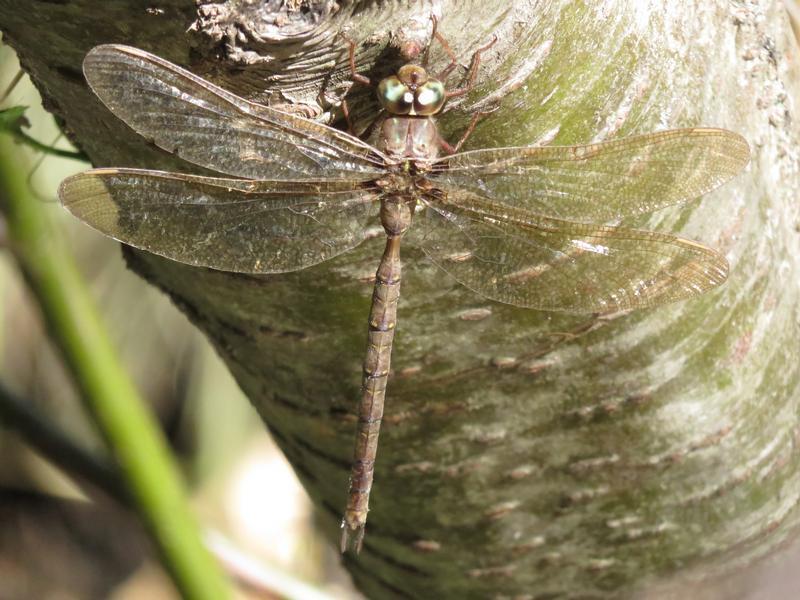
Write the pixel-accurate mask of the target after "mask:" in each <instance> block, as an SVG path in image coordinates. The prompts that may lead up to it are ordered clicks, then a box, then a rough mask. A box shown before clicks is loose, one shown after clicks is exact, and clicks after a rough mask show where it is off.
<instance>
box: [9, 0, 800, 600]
mask: <svg viewBox="0 0 800 600" xmlns="http://www.w3.org/2000/svg"><path fill="white" fill-rule="evenodd" d="M678 4H679V5H680V7H679V6H678ZM678 4H675V5H674V6H673V5H672V4H670V3H647V5H646V6H645V3H630V2H623V1H621V0H603V1H598V2H585V3H583V2H582V3H575V2H526V1H518V2H505V1H499V0H466V1H465V0H461V1H455V0H453V1H446V0H442V1H436V2H405V1H401V0H383V1H381V2H377V1H375V0H362V1H360V2H353V1H349V2H348V1H345V0H341V1H340V2H339V3H338V6H337V4H336V3H334V2H332V1H330V2H326V1H323V0H320V1H316V2H312V1H310V0H309V1H306V2H293V3H286V2H271V1H270V2H266V1H265V2H262V3H260V4H259V3H253V4H251V3H248V2H228V3H226V4H203V5H202V6H200V8H199V9H197V8H196V7H195V6H194V5H193V3H191V2H189V0H169V1H166V0H165V1H162V2H158V3H155V2H154V3H153V5H154V8H152V9H148V10H144V9H142V8H141V7H142V4H141V3H140V2H124V1H122V0H116V1H113V2H102V3H101V2H91V1H90V0H71V1H70V2H56V3H54V2H32V3H30V5H29V6H26V9H25V10H24V11H21V10H20V9H19V8H18V2H16V1H13V2H12V1H11V0H0V26H2V30H3V35H4V39H5V41H7V42H8V43H10V44H11V45H13V47H14V48H15V49H16V50H17V52H18V54H19V56H20V60H21V61H22V64H23V65H24V66H25V68H26V69H27V70H28V71H29V73H30V74H31V76H32V77H33V78H34V81H35V82H36V83H37V85H38V86H39V89H40V90H41V91H42V95H43V96H44V98H45V100H46V102H47V103H48V105H49V107H50V108H51V109H52V110H53V112H54V113H55V114H56V115H57V116H58V117H60V118H62V119H63V122H64V124H65V128H66V130H67V131H68V132H69V133H70V135H71V137H72V139H73V140H75V141H76V142H77V143H78V144H79V145H80V146H81V148H82V149H83V150H85V151H86V152H87V154H88V155H89V156H90V157H91V158H92V159H93V161H94V162H95V164H96V165H97V166H139V167H149V168H167V169H178V170H184V171H189V170H194V171H197V168H196V167H195V168H193V167H191V166H189V165H186V164H181V163H180V162H179V161H178V160H177V159H175V158H174V157H171V156H168V155H166V154H165V153H163V152H160V151H157V150H155V149H154V148H153V147H151V146H148V144H147V142H146V141H145V140H143V139H142V138H140V137H138V136H137V135H136V134H134V133H133V132H131V131H130V130H128V129H127V128H126V126H125V125H124V124H122V123H121V122H120V121H118V120H117V119H116V118H115V117H114V116H112V115H111V114H110V113H109V112H108V111H107V110H106V109H104V108H103V107H101V106H100V105H99V103H98V101H97V100H96V99H95V98H94V97H93V96H92V94H91V93H90V91H89V90H88V88H87V86H86V85H85V83H84V81H83V78H82V76H81V72H80V64H81V60H82V58H83V56H84V54H85V53H86V51H88V50H89V49H90V48H91V47H92V46H94V45H96V44H99V43H104V42H119V43H127V44H132V45H135V46H139V47H142V48H144V49H146V50H149V51H151V52H154V53H156V54H158V55H160V56H163V57H164V58H167V59H169V60H172V61H174V62H177V63H179V64H182V65H185V66H188V67H189V68H191V69H192V70H193V71H195V72H196V73H198V74H200V75H202V76H204V77H207V78H209V79H212V80H214V81H216V82H218V83H220V84H221V85H223V86H225V87H228V88H229V89H231V90H232V91H234V92H236V93H238V94H239V95H242V96H245V97H248V98H251V99H256V100H259V101H262V102H269V103H272V104H273V105H281V106H282V107H283V108H284V109H285V110H296V111H300V112H302V114H306V115H310V116H313V117H316V118H319V119H321V120H323V121H325V122H330V120H331V115H334V116H335V115H339V114H340V111H339V110H338V107H337V105H338V101H339V100H340V99H341V97H342V94H343V93H345V92H346V90H347V87H348V85H349V80H348V77H349V73H348V69H347V65H346V57H347V46H346V44H345V42H344V41H343V39H342V38H341V37H337V36H338V34H339V33H340V32H342V31H346V33H347V36H348V37H349V38H351V39H353V40H355V41H356V42H358V43H359V45H358V52H357V62H358V65H359V69H360V70H362V69H363V70H365V71H367V72H368V73H369V74H370V76H372V77H373V78H377V77H380V76H381V75H383V74H385V73H386V72H388V71H390V70H391V69H392V68H393V67H395V66H397V65H398V64H399V62H398V61H399V60H400V59H399V58H398V52H397V48H399V47H406V48H408V47H409V44H413V43H414V40H423V43H424V42H426V41H427V38H426V37H425V36H426V35H427V33H429V15H430V14H431V13H432V12H434V13H436V14H437V15H439V16H440V20H441V32H442V33H443V35H444V36H445V37H446V38H447V40H448V41H449V43H450V45H451V46H452V48H453V50H454V51H455V53H456V54H457V55H458V56H459V57H462V59H463V61H464V62H467V61H468V60H469V57H470V53H471V52H472V51H474V49H475V48H476V47H477V46H479V45H481V44H483V43H485V42H486V41H488V40H490V39H491V36H492V34H494V33H496V34H497V35H498V38H499V40H498V42H497V44H496V45H495V46H494V47H493V48H492V49H491V51H489V52H488V53H487V54H486V55H485V59H484V62H483V65H482V67H481V71H480V75H479V78H478V88H477V89H476V90H475V91H474V92H473V93H472V94H470V95H468V97H467V99H465V100H463V101H461V102H454V103H453V105H452V106H451V107H450V110H449V111H448V112H446V113H445V114H444V115H443V116H442V118H441V126H442V129H443V131H444V132H445V134H446V136H448V137H449V139H450V140H455V139H457V137H458V133H459V132H460V131H461V130H463V128H464V126H465V125H466V123H467V122H468V119H469V116H470V114H471V113H472V112H473V111H475V110H478V109H481V108H483V109H485V108H488V107H492V106H495V105H496V104H497V103H499V105H500V109H499V110H497V111H496V112H494V113H492V114H491V115H490V116H488V117H486V118H484V119H483V120H482V121H481V122H480V123H479V125H478V127H477V129H476V131H475V133H474V135H473V136H472V137H471V138H470V140H469V142H468V146H469V148H479V147H494V146H513V145H527V144H536V143H555V144H570V143H578V142H586V141H591V140H602V139H610V138H614V137H619V136H623V135H629V134H634V133H645V132H650V131H654V130H657V129H664V128H672V127H683V126H693V125H706V126H717V127H725V128H728V129H732V130H734V131H737V132H739V133H741V134H742V135H744V136H745V138H747V139H748V141H749V142H750V144H751V147H752V150H753V160H752V163H751V165H750V167H749V169H748V170H747V172H746V173H744V174H743V175H741V176H739V177H738V178H737V179H736V180H735V181H734V182H733V183H731V184H729V185H727V186H725V187H724V188H723V189H721V190H719V191H717V192H715V193H713V194H710V195H708V196H706V197H705V198H704V199H703V200H702V201H701V202H697V203H694V204H693V205H692V206H691V207H690V208H688V209H685V210H677V209H676V210H664V211H660V212H659V213H658V214H656V215H653V216H648V217H645V218H642V219H638V220H636V221H634V222H632V223H630V224H631V225H634V226H639V227H645V228H649V229H656V230H659V231H668V232H680V233H681V234H682V235H684V236H687V237H690V238H692V239H697V240H701V241H703V242H705V243H707V244H709V245H711V246H712V247H715V248H718V249H721V250H722V251H723V252H724V253H726V254H727V257H728V258H729V260H730V262H731V276H730V280H729V281H728V282H727V284H726V285H725V286H723V287H722V288H721V289H719V290H717V291H715V292H713V293H709V294H707V295H705V296H703V297H700V298H698V299H696V300H693V301H687V302H683V303H680V304H677V305H671V306H666V307H662V308H657V309H653V310H646V311H640V312H635V313H631V314H626V315H617V316H616V318H611V317H608V316H606V317H603V316H597V315H586V316H569V315H563V314H556V313H545V312H536V311H528V310H523V309H517V308H513V307H510V306H505V305H501V304H496V303H493V302H491V301H488V300H485V299H483V298H481V297H479V296H476V295H475V294H474V293H472V292H470V291H469V290H467V289H465V288H463V287H461V286H459V285H458V284H457V283H455V282H454V281H452V280H450V279H449V278H448V277H447V276H445V275H443V274H442V273H441V272H440V271H438V270H437V269H436V268H435V267H434V266H433V265H431V264H429V263H427V262H425V260H424V259H423V257H422V256H421V253H419V252H416V251H414V250H413V249H410V248H409V249H407V250H406V249H404V259H405V265H406V266H405V271H404V273H405V279H404V282H403V297H402V298H401V300H400V308H399V314H398V330H397V336H396V338H395V349H394V354H393V372H392V375H391V377H390V380H389V386H388V394H387V405H386V420H385V423H384V428H383V432H382V435H381V445H380V448H379V452H378V463H377V467H376V478H375V487H374V488H373V497H372V501H371V508H372V511H371V512H370V518H369V522H368V524H367V535H366V539H365V544H364V550H363V552H362V553H361V555H360V556H359V557H357V558H351V557H347V558H346V560H345V562H346V565H347V567H348V569H349V570H350V572H351V573H352V575H353V577H354V579H355V581H356V583H357V585H358V586H359V588H360V589H361V590H363V592H364V593H365V594H366V595H367V596H369V597H371V598H392V597H398V598H486V597H495V598H511V597H513V598H534V597H536V598H539V597H545V596H546V597H556V596H558V597H562V596H563V597H596V596H603V595H616V594H623V595H630V594H632V593H634V592H635V591H636V590H645V589H648V588H650V587H651V586H653V585H654V582H656V581H665V580H672V581H675V580H679V581H680V582H681V584H685V585H691V586H696V585H698V584H697V582H698V581H700V580H706V581H715V582H716V583H714V586H716V587H715V588H714V589H728V590H730V589H731V588H730V587H728V588H725V587H724V586H725V585H726V584H725V582H724V580H725V579H726V578H727V574H729V573H733V572H739V571H742V569H743V567H744V566H745V565H750V564H753V563H754V562H756V561H757V559H759V558H761V557H764V556H765V555H767V554H768V553H770V552H772V551H773V550H774V549H775V548H776V547H779V546H780V545H783V544H785V543H786V541H787V540H788V539H789V538H790V536H791V535H792V534H793V532H795V531H796V530H797V527H798V520H799V518H800V512H798V509H797V504H798V498H799V497H800V452H798V446H800V425H799V424H798V422H799V420H800V394H799V393H798V391H799V387H798V386H799V384H800V360H798V343H797V339H798V337H800V335H798V334H800V331H799V330H800V327H799V326H798V324H799V323H800V314H798V286H797V281H798V275H799V273H798V266H799V264H798V257H800V248H798V235H797V228H798V203H797V197H796V190H797V189H798V185H800V180H799V179H800V177H799V176H798V173H800V169H799V167H800V161H799V158H798V145H797V142H798V129H797V119H796V118H792V116H793V115H792V114H791V110H792V107H793V106H794V101H795V98H796V97H797V92H798V89H797V81H796V75H795V72H793V71H792V70H791V68H792V65H793V64H794V65H796V64H797V58H798V57H797V48H796V44H795V41H794V39H793V38H792V37H791V30H790V28H789V26H788V23H787V22H786V17H785V15H784V13H783V9H782V7H781V4H780V3H778V2H770V1H768V0H755V1H753V2H748V3H741V4H739V3H731V2H726V1H723V0H713V1H707V0H705V1H701V0H687V1H686V2H682V3H678ZM286 5H289V6H290V8H287V7H286ZM275 7H277V8H275ZM292 7H299V8H296V9H295V8H292ZM273 10H274V12H270V11H273ZM190 25H193V27H192V28H191V29H190V30H189V31H187V29H189V26H190ZM431 60H432V64H433V67H432V69H431V70H432V71H434V72H436V71H437V70H438V69H439V68H441V67H443V66H444V65H445V64H446V63H447V56H446V54H445V52H444V51H443V49H442V46H441V45H439V44H434V45H433V49H432V57H431ZM794 69H796V66H794ZM457 79H458V76H454V80H457ZM451 85H453V82H451ZM373 96H374V92H372V91H370V90H366V89H363V88H358V87H356V88H353V90H352V91H351V92H350V93H348V103H349V104H350V106H351V107H352V108H353V112H354V116H355V119H356V122H357V126H360V125H363V124H364V123H365V122H366V121H367V120H368V119H369V116H370V115H373V114H374V113H375V111H376V110H377V108H376V104H375V102H374V100H373ZM382 243H383V241H382V240H381V239H378V238H376V239H373V240H370V241H368V242H367V243H365V244H363V245H362V246H361V247H359V248H358V249H356V250H355V251H353V252H350V253H348V254H345V255H343V256H341V257H339V258H337V259H335V260H332V261H329V262H327V263H324V264H321V265H319V266H316V267H313V268H310V269H307V270H305V271H301V272H297V273H288V274H283V275H276V276H270V277H250V276H242V275H234V274H230V273H222V272H216V271H211V270H206V269H198V268H192V267H188V266H186V265H181V264H177V263H174V262H171V261H168V260H165V259H161V258H159V257H156V256H153V255H150V254H147V253H143V252H134V251H130V250H128V251H126V256H127V258H128V261H129V264H130V266H131V267H132V268H133V269H134V270H136V271H137V272H138V273H140V274H141V275H142V276H143V277H145V278H146V279H148V280H149V281H150V282H152V283H153V284H154V285H157V286H159V287H160V288H161V289H163V290H164V291H165V292H166V293H168V294H169V295H170V296H171V297H172V298H173V299H174V301H175V302H176V303H177V304H178V305H179V306H180V307H181V308H182V309H183V310H184V311H185V312H186V313H187V314H188V315H189V316H190V317H191V318H192V319H193V321H194V322H195V324H196V325H197V326H198V327H200V328H201V329H202V330H203V331H205V333H206V334H207V335H208V336H209V337H210V338H211V340H212V341H213V343H214V344H215V346H216V348H217V350H218V351H219V352H220V354H221V355H222V357H223V358H224V360H225V361H226V362H227V364H228V366H229V367H230V369H231V371H232V372H233V374H234V375H235V377H236V379H237V380H238V382H239V384H240V385H241V387H242V389H243V390H244V391H245V392H246V393H247V395H248V396H249V398H250V400H251V401H252V402H253V404H254V405H255V406H256V408H257V409H258V411H259V413H260V414H261V416H262V417H263V420H264V422H265V424H266V425H267V427H268V428H269V430H270V432H271V433H272V434H273V436H274V437H275V439H276V440H277V442H278V443H279V444H280V446H281V447H282V448H283V451H284V452H285V453H286V455H287V457H288V458H289V460H290V461H291V462H292V464H293V466H294V468H295V470H296V472H297V474H298V476H299V477H300V479H301V480H302V482H303V484H304V485H305V487H306V489H307V490H308V492H309V494H310V495H311V497H312V499H313V501H314V503H315V505H316V506H317V508H318V511H319V515H320V520H321V522H322V524H323V527H324V528H325V530H326V531H327V532H328V534H329V536H330V538H331V539H332V540H334V539H337V538H338V535H339V522H340V519H341V513H342V509H343V507H344V504H345V499H346V497H345V496H346V494H345V492H346V489H347V476H348V469H349V460H350V455H351V451H352V446H353V440H352V436H353V433H354V430H355V422H354V417H353V415H354V413H355V403H356V402H357V400H358V398H359V385H360V377H361V361H362V360H363V355H364V351H365V340H366V319H367V313H368V310H369V302H370V295H371V291H372V283H371V281H370V278H371V276H372V275H373V274H374V271H375V267H376V265H377V262H378V260H379V258H380V253H381V245H382ZM219 410H225V406H224V400H222V401H221V403H220V406H219ZM276 493H280V491H279V490H276ZM736 581H737V582H738V583H736V584H735V585H736V586H737V588H739V589H740V588H741V585H742V584H741V579H738V580H736ZM664 585H667V587H669V585H672V584H664ZM675 585H677V584H675ZM709 585H710V584H709ZM728 585H730V580H728ZM720 586H722V587H720ZM659 589H662V588H659ZM693 589H695V590H696V588H693ZM739 589H737V591H739ZM720 593H722V592H720Z"/></svg>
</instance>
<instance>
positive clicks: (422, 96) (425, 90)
mask: <svg viewBox="0 0 800 600" xmlns="http://www.w3.org/2000/svg"><path fill="white" fill-rule="evenodd" d="M444 101H445V92H444V84H443V83H442V82H441V81H436V80H435V79H431V80H430V81H428V82H427V83H425V84H424V85H421V86H420V87H419V89H418V90H417V95H416V97H415V98H414V112H416V113H417V114H418V115H423V116H428V115H435V114H436V113H437V112H439V111H440V110H441V108H442V105H444Z"/></svg>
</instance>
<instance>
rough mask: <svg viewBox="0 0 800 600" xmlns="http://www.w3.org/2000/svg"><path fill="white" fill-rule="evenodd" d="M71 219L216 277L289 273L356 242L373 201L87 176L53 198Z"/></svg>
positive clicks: (334, 193) (124, 174)
mask: <svg viewBox="0 0 800 600" xmlns="http://www.w3.org/2000/svg"><path fill="white" fill-rule="evenodd" d="M58 195H59V198H60V199H61V202H62V204H63V205H64V207H65V208H66V209H67V210H69V211H70V212H71V213H72V214H74V215H75V216H76V217H78V218H79V219H81V220H82V221H84V222H85V223H87V224H88V225H90V226H91V227H93V228H94V229H97V230H98V231H100V232H101V233H104V234H106V235H108V236H111V237H113V238H115V239H117V240H119V241H121V242H124V243H126V244H128V245H130V246H134V247H136V248H141V249H143V250H147V251H149V252H152V253H154V254H159V255H161V256H166V257H167V258H171V259H173V260H176V261H179V262H182V263H186V264H190V265H197V266H205V267H211V268H214V269H220V270H223V271H236V272H241V273H278V272H282V271H294V270H297V269H303V268H305V267H308V266H311V265H314V264H316V263H319V262H322V261H324V260H327V259H329V258H332V257H334V256H336V255H338V254H341V253H342V252H345V251H347V250H349V249H351V248H353V247H355V246H357V245H358V244H359V243H361V241H363V240H364V238H365V235H366V231H365V230H366V227H367V224H368V221H369V219H370V218H371V217H372V216H373V215H374V213H375V209H376V203H375V196H374V193H373V192H372V191H369V190H366V189H364V188H363V187H361V186H360V185H359V184H358V183H354V182H342V181H339V182H316V183H311V182H285V181H260V180H259V181H246V180H241V179H218V178H210V177H199V176H193V175H183V174H178V173H164V172H160V171H145V170H138V169H95V170H93V171H86V172H85V173H79V174H78V175H74V176H72V177H69V178H67V179H65V180H64V181H63V182H62V184H61V187H60V188H59V192H58Z"/></svg>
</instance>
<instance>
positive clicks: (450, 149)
mask: <svg viewBox="0 0 800 600" xmlns="http://www.w3.org/2000/svg"><path fill="white" fill-rule="evenodd" d="M496 110H497V107H495V108H493V109H492V110H484V111H481V112H476V113H475V114H473V115H472V118H471V119H470V120H469V125H467V128H466V129H465V130H464V133H462V134H461V137H460V138H459V140H458V142H456V145H455V146H453V145H452V144H450V143H448V142H447V140H445V139H444V138H441V137H440V138H439V146H440V147H441V149H442V150H444V152H445V154H455V153H456V152H458V151H459V150H461V146H463V145H464V142H466V141H467V138H469V136H470V135H472V132H473V131H475V126H476V125H477V124H478V121H480V120H481V119H482V118H483V117H485V116H486V115H489V114H491V113H493V112H494V111H496Z"/></svg>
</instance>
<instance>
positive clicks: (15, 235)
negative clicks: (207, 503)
mask: <svg viewBox="0 0 800 600" xmlns="http://www.w3.org/2000/svg"><path fill="white" fill-rule="evenodd" d="M19 163H20V161H19V150H18V149H15V148H14V147H13V146H12V145H11V144H10V142H9V140H8V139H7V138H5V137H0V210H1V211H2V212H3V213H4V214H5V217H6V219H7V229H8V238H9V243H10V246H11V249H12V251H13V252H14V254H15V256H16V258H17V260H18V262H19V266H20V268H21V270H22V272H23V274H24V276H25V278H26V279H27V281H28V284H29V286H30V288H31V290H32V291H33V294H34V296H35V297H36V299H37V300H38V302H39V304H40V306H41V310H42V313H43V315H44V318H45V320H46V322H47V325H48V327H49V330H50V335H51V336H52V338H53V340H54V341H55V342H56V344H57V345H58V347H59V348H60V350H61V352H62V355H63V357H64V359H65V361H66V363H67V365H68V367H69V368H70V370H71V372H72V374H73V377H74V378H75V381H76V383H77V385H78V387H79V388H80V390H81V392H82V397H83V398H84V401H85V404H86V407H87V409H88V410H89V412H90V413H91V414H92V416H93V418H94V420H95V422H96V424H97V426H98V428H99V429H100V431H101V432H102V434H103V436H104V438H105V439H106V441H107V443H108V445H109V448H110V449H111V451H112V453H113V455H114V457H115V459H116V460H117V462H118V463H119V465H120V467H121V471H122V476H123V478H124V479H125V482H126V484H127V486H128V488H129V492H130V495H131V497H132V498H133V500H134V503H135V505H136V508H137V510H138V511H139V513H140V514H141V516H142V518H143V519H144V521H145V523H146V525H147V526H148V529H149V530H150V533H151V535H152V537H153V539H154V541H155V543H156V545H157V547H158V548H159V550H160V552H161V554H162V557H163V560H164V564H165V566H166V568H167V569H168V570H169V571H170V573H171V574H172V577H173V579H174V581H175V584H176V586H177V587H178V589H179V590H180V592H181V593H182V594H183V596H184V597H185V598H191V599H195V598H196V599H205V598H208V599H209V600H219V599H223V598H228V597H230V592H229V587H228V584H227V582H226V580H225V578H224V577H223V576H222V574H221V571H220V569H219V566H218V565H217V564H216V563H215V562H214V561H213V560H212V558H211V556H210V555H209V554H208V552H207V551H206V550H205V548H204V547H203V545H202V543H201V541H200V535H199V532H198V530H197V526H196V524H195V522H194V519H193V517H192V515H191V513H190V511H189V508H188V504H187V498H186V494H185V491H184V489H183V485H182V483H181V479H180V476H179V473H178V469H177V467H176V466H175V464H174V462H173V460H172V458H171V456H170V453H169V451H168V448H167V444H166V441H165V440H164V438H163V436H162V434H161V431H160V429H159V427H158V425H157V424H156V422H155V420H154V419H153V417H152V415H151V413H150V412H149V411H147V410H146V409H145V406H144V404H143V402H142V401H141V399H140V398H139V396H138V393H137V392H136V390H135V388H134V386H133V384H132V382H131V380H130V378H129V377H128V375H127V374H126V372H125V371H124V369H123V368H122V366H121V365H120V364H119V361H118V359H117V357H116V353H115V351H114V349H113V347H112V345H111V342H110V340H109V338H108V335H107V333H106V331H105V329H104V328H103V326H102V324H101V323H100V319H99V317H98V315H97V313H96V311H95V308H94V305H93V303H92V300H91V298H90V297H89V294H88V292H87V290H86V287H85V285H84V283H83V281H82V279H81V276H80V274H79V272H78V269H77V267H76V265H75V263H74V262H73V261H72V259H71V256H70V255H69V252H68V251H67V250H66V248H65V246H64V244H63V242H62V240H61V239H60V237H59V235H58V233H57V231H56V230H55V229H54V228H53V227H52V225H51V223H50V222H49V220H48V218H47V216H46V214H45V205H44V204H43V203H42V202H39V201H38V200H36V199H35V198H33V197H32V195H31V193H30V190H29V189H28V186H27V183H26V180H25V172H26V169H25V167H24V166H21V165H20V164H19Z"/></svg>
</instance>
